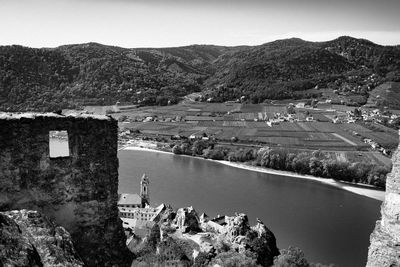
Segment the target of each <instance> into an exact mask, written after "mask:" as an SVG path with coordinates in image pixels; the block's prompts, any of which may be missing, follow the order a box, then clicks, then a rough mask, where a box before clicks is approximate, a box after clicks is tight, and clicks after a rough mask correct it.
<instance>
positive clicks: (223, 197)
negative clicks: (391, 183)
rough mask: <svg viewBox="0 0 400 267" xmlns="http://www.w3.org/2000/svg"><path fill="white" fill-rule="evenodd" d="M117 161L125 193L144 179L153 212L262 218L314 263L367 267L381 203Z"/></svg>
mask: <svg viewBox="0 0 400 267" xmlns="http://www.w3.org/2000/svg"><path fill="white" fill-rule="evenodd" d="M118 157H119V162H120V167H119V192H120V193H139V191H140V178H141V176H142V174H143V173H146V174H147V175H148V176H149V179H150V187H149V192H150V202H151V205H152V206H156V205H158V204H160V203H166V204H171V205H172V206H173V207H174V208H179V207H185V206H193V207H194V208H195V209H196V211H197V212H198V213H199V214H200V213H202V212H206V213H207V214H208V215H209V216H210V217H214V216H216V215H217V214H221V215H222V214H226V215H232V214H234V213H235V212H243V213H246V214H247V215H248V216H249V219H250V221H251V223H254V222H255V219H256V218H260V219H261V220H262V221H263V222H264V223H265V225H267V227H268V228H269V229H270V230H271V231H272V232H273V233H274V234H275V236H276V238H277V243H278V247H279V248H287V247H288V246H289V245H291V246H296V247H299V248H301V249H302V250H303V251H304V253H305V255H306V257H307V259H309V260H310V261H312V262H320V263H324V264H329V263H334V264H335V265H336V266H341V267H347V266H349V267H357V266H365V263H366V260H367V252H368V246H369V236H370V234H371V232H372V230H373V228H374V225H375V222H376V220H377V219H378V218H379V216H380V214H379V208H380V204H381V202H380V201H377V200H374V199H370V198H367V197H364V196H360V195H356V194H354V193H351V192H348V191H344V190H342V189H338V188H335V187H332V186H329V185H325V184H322V183H319V182H315V181H310V180H303V179H297V178H293V177H285V176H278V175H272V174H266V173H259V172H255V171H249V170H243V169H238V168H234V167H230V166H226V165H223V164H220V163H217V162H212V161H207V160H202V159H198V158H192V157H185V156H177V155H171V154H164V153H158V152H146V151H132V150H121V151H119V152H118Z"/></svg>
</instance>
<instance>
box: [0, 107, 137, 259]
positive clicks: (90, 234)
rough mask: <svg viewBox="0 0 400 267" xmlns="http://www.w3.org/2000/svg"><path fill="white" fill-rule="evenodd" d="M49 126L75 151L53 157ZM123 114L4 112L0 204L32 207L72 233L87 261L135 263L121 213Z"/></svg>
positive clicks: (0, 135) (0, 134)
mask: <svg viewBox="0 0 400 267" xmlns="http://www.w3.org/2000/svg"><path fill="white" fill-rule="evenodd" d="M50 131H66V132H67V136H68V143H69V146H68V148H69V156H63V157H50V153H49V150H50V147H49V133H50ZM117 138H118V125H117V122H116V121H115V120H114V119H112V118H110V117H107V116H95V115H85V114H82V115H70V116H61V115H58V114H54V113H46V114H33V113H32V114H30V113H23V114H10V113H0V177H1V179H0V211H7V210H13V209H15V210H19V209H30V210H37V211H39V212H41V213H42V214H44V215H46V216H47V217H49V218H50V219H51V220H53V221H54V222H55V223H56V224H57V225H60V226H62V227H64V228H65V229H66V230H67V231H68V232H69V233H71V236H72V239H73V241H74V244H75V246H76V250H77V252H78V253H79V255H80V256H81V258H82V260H83V261H84V263H85V265H88V266H107V265H113V264H117V265H119V266H126V265H129V264H130V262H129V261H130V253H129V251H128V250H127V248H126V246H125V239H126V238H125V235H124V233H123V229H122V223H121V220H120V219H119V217H118V209H117V201H118V157H117Z"/></svg>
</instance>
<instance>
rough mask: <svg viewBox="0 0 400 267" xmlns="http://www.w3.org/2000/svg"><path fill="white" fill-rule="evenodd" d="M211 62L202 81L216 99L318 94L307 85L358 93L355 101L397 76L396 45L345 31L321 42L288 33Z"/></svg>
mask: <svg viewBox="0 0 400 267" xmlns="http://www.w3.org/2000/svg"><path fill="white" fill-rule="evenodd" d="M215 65H216V66H217V72H216V74H215V75H214V76H213V77H211V78H210V79H208V80H207V85H208V86H209V88H210V89H211V92H210V93H209V95H208V97H212V98H213V99H214V100H215V101H217V102H218V101H224V100H228V99H234V98H239V97H241V96H245V97H246V98H247V99H248V100H250V101H251V102H252V103H259V102H262V101H264V100H265V99H288V98H304V97H306V98H307V97H319V96H320V95H319V94H318V91H317V92H316V91H315V90H314V91H311V92H310V91H309V89H313V88H329V89H332V90H338V91H340V92H341V93H343V94H344V95H348V96H352V95H354V96H363V98H361V101H359V99H358V100H357V101H356V102H360V104H364V103H365V102H366V101H367V97H368V92H369V91H370V90H372V89H373V88H374V87H375V86H377V85H378V84H381V83H382V82H383V81H385V80H388V81H395V80H399V79H400V72H399V70H400V49H399V48H398V47H385V46H380V45H377V44H374V43H372V42H370V41H367V40H363V39H355V38H352V37H345V36H344V37H340V38H338V39H335V40H332V41H329V42H320V43H317V42H307V41H304V40H301V39H297V38H293V39H286V40H278V41H275V42H271V43H267V44H264V45H261V46H256V47H251V48H249V49H247V50H244V51H239V52H233V53H230V54H224V55H222V56H221V57H219V58H218V60H217V61H216V62H215ZM350 99H351V98H350Z"/></svg>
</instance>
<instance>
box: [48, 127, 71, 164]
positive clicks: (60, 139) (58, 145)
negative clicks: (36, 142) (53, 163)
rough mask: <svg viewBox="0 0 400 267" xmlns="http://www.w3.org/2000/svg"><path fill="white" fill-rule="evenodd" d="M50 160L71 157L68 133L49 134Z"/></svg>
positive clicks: (56, 132) (55, 132)
mask: <svg viewBox="0 0 400 267" xmlns="http://www.w3.org/2000/svg"><path fill="white" fill-rule="evenodd" d="M49 152H50V158H59V157H69V144H68V132H67V131H50V132H49Z"/></svg>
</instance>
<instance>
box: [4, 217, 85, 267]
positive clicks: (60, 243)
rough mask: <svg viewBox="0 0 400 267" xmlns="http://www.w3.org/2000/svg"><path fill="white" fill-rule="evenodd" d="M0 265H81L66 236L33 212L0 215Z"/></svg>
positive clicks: (75, 266) (58, 228)
mask: <svg viewBox="0 0 400 267" xmlns="http://www.w3.org/2000/svg"><path fill="white" fill-rule="evenodd" d="M0 265H1V266H60V267H62V266H70V267H79V266H83V262H82V261H81V260H80V258H79V256H78V255H77V253H76V251H75V248H74V246H73V243H72V240H71V236H70V234H69V233H68V232H67V231H66V230H65V229H64V228H63V227H60V226H57V227H56V226H54V225H53V224H52V223H51V222H50V221H49V220H48V218H46V217H45V216H42V215H41V214H40V213H38V212H37V211H28V210H21V211H9V212H4V213H0Z"/></svg>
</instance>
